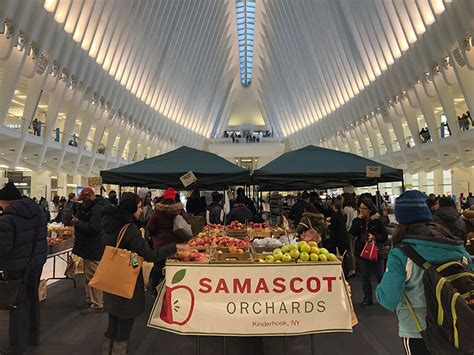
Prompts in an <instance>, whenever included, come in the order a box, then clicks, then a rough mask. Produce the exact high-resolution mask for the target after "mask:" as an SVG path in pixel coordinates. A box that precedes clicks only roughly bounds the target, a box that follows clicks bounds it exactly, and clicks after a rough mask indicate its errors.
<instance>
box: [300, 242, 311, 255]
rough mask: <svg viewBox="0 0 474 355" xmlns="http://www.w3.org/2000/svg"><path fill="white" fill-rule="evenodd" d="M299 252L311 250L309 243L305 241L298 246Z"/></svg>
mask: <svg viewBox="0 0 474 355" xmlns="http://www.w3.org/2000/svg"><path fill="white" fill-rule="evenodd" d="M300 252H302V253H303V252H304V253H309V252H311V247H310V246H309V244H307V243H305V244H303V245H302V246H301V247H300Z"/></svg>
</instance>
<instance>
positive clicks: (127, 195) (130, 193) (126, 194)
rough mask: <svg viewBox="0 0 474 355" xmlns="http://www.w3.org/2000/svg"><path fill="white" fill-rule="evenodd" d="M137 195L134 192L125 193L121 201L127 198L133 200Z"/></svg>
mask: <svg viewBox="0 0 474 355" xmlns="http://www.w3.org/2000/svg"><path fill="white" fill-rule="evenodd" d="M109 194H110V192H109ZM134 195H135V194H134V193H133V192H124V193H122V197H121V198H120V201H122V200H124V199H127V198H133V196H134Z"/></svg>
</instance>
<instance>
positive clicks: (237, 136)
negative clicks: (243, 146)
mask: <svg viewBox="0 0 474 355" xmlns="http://www.w3.org/2000/svg"><path fill="white" fill-rule="evenodd" d="M223 137H224V138H231V140H232V143H240V140H241V139H242V138H244V137H245V143H260V142H261V140H262V138H272V137H273V132H270V131H268V130H267V131H249V130H244V131H242V132H228V131H224V134H223Z"/></svg>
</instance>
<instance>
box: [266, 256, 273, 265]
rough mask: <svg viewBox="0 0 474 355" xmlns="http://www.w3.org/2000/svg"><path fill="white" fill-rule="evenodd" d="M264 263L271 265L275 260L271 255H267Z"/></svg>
mask: <svg viewBox="0 0 474 355" xmlns="http://www.w3.org/2000/svg"><path fill="white" fill-rule="evenodd" d="M265 261H266V262H267V263H273V262H274V261H275V259H274V258H273V255H267V257H266V258H265Z"/></svg>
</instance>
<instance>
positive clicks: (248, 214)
mask: <svg viewBox="0 0 474 355" xmlns="http://www.w3.org/2000/svg"><path fill="white" fill-rule="evenodd" d="M253 217H254V215H253V213H252V211H251V210H250V209H249V208H248V207H247V206H245V197H242V196H237V198H236V199H235V203H234V206H233V207H232V208H231V210H230V212H229V214H228V215H227V218H226V222H227V224H230V223H231V222H233V221H239V222H240V223H243V224H247V223H249V222H252V221H253Z"/></svg>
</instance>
